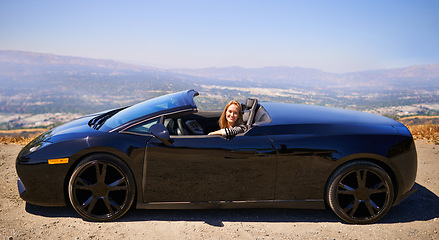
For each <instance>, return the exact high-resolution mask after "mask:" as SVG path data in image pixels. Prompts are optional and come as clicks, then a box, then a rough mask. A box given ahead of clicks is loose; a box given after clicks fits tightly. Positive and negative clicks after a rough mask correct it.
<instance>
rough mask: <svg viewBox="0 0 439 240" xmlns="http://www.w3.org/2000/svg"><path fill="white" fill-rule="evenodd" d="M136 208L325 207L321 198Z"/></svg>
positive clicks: (142, 206)
mask: <svg viewBox="0 0 439 240" xmlns="http://www.w3.org/2000/svg"><path fill="white" fill-rule="evenodd" d="M136 207H137V208H138V209H218V208H219V209H221V208H223V209H232V208H297V209H325V202H324V200H323V199H305V200H259V201H253V200H252V201H210V202H148V203H137V206H136Z"/></svg>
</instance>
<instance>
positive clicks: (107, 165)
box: [68, 154, 135, 221]
mask: <svg viewBox="0 0 439 240" xmlns="http://www.w3.org/2000/svg"><path fill="white" fill-rule="evenodd" d="M68 188H69V199H70V203H71V204H72V206H73V208H74V209H75V210H76V212H78V213H79V214H80V215H81V216H82V217H84V218H85V219H88V220H90V221H113V220H115V219H117V218H119V217H121V216H122V215H124V214H125V213H126V212H127V211H128V210H129V209H130V207H131V205H132V204H133V202H134V197H135V184H134V177H133V174H132V173H131V171H130V169H129V168H128V166H127V165H126V164H125V163H124V162H123V161H121V160H120V159H119V158H117V157H116V156H113V155H110V154H95V155H91V156H89V157H87V158H85V159H84V160H83V161H81V162H80V163H79V165H78V166H77V167H76V168H75V170H74V171H73V174H72V176H71V177H70V181H69V186H68Z"/></svg>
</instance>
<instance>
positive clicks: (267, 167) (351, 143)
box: [16, 90, 417, 208]
mask: <svg viewBox="0 0 439 240" xmlns="http://www.w3.org/2000/svg"><path fill="white" fill-rule="evenodd" d="M179 94H180V93H179ZM196 95H198V93H196V92H195V91H193V90H191V91H186V92H182V96H183V99H184V100H183V101H184V102H185V103H186V104H187V105H185V106H178V107H176V108H173V109H172V108H171V109H163V110H160V111H158V112H157V113H155V114H151V113H149V114H147V115H146V116H141V117H137V118H136V119H134V120H131V121H129V122H126V123H123V124H122V125H120V126H117V127H116V128H108V127H106V126H105V124H99V125H94V121H93V119H94V118H95V117H96V116H98V115H91V116H87V117H83V118H80V119H77V120H74V121H72V122H69V123H67V124H64V125H61V126H59V127H57V128H54V129H52V130H50V131H48V132H47V133H44V134H42V135H41V136H40V137H38V138H36V139H35V140H34V141H32V142H31V143H30V144H28V145H27V146H26V147H25V148H24V149H23V150H22V151H21V152H20V154H19V156H18V157H17V165H16V168H17V173H18V176H19V177H20V180H19V189H20V196H21V197H22V198H23V199H24V200H26V201H27V202H29V203H32V204H36V205H43V206H63V205H65V204H66V200H67V199H68V197H67V185H68V182H69V178H70V176H71V175H72V172H73V170H74V169H75V167H76V166H77V164H78V163H79V162H80V161H81V159H84V158H85V157H86V156H89V155H91V154H95V153H110V154H112V155H115V156H117V157H118V158H119V159H121V160H122V161H123V162H125V163H126V164H127V165H128V167H129V168H130V169H131V171H132V173H133V175H134V179H135V185H136V191H137V194H136V196H137V198H136V200H137V206H138V207H140V208H183V207H184V208H186V207H195V208H204V207H236V206H238V207H267V206H270V207H303V208H324V207H325V198H326V197H325V194H326V193H325V191H326V188H327V185H328V184H329V183H328V179H329V178H330V177H331V174H332V173H334V171H336V169H337V168H339V167H340V166H342V165H343V164H344V163H347V162H351V161H356V160H366V161H370V162H373V163H376V164H377V165H379V166H380V167H382V168H383V169H384V170H385V171H386V172H387V173H388V174H389V176H390V178H391V179H392V182H393V184H394V189H395V201H394V203H395V204H397V203H399V202H400V201H401V200H403V199H404V198H405V197H406V196H407V195H408V194H410V193H412V192H411V190H412V187H413V185H414V181H415V178H416V169H417V160H416V158H417V156H416V149H415V146H414V142H413V138H412V136H411V134H410V132H409V131H408V130H407V128H406V127H405V126H404V125H402V124H401V123H399V122H397V121H394V120H391V119H388V118H385V117H382V116H377V115H374V114H368V113H361V112H356V111H349V110H341V109H333V108H327V107H319V106H306V105H296V104H279V103H263V104H261V106H262V107H263V108H264V109H265V110H266V112H268V114H269V116H270V117H271V118H270V121H265V122H261V123H258V122H257V120H256V122H255V124H254V125H253V126H252V128H251V129H250V130H249V131H248V132H246V133H245V134H240V135H238V136H236V137H235V138H233V139H231V140H227V139H224V138H222V137H219V136H207V135H181V136H176V135H172V134H171V137H170V139H169V141H165V140H164V139H161V140H159V139H158V138H156V137H153V135H152V134H150V133H149V132H148V133H145V134H142V133H139V132H136V131H133V130H132V129H133V127H135V126H138V125H142V124H145V123H147V122H148V121H150V120H151V119H156V120H157V121H160V122H162V123H163V121H164V118H167V117H168V116H173V117H175V116H177V117H181V118H183V119H185V120H186V119H196V120H197V121H198V122H199V123H201V124H202V125H203V126H204V130H205V132H204V133H205V134H207V133H208V132H210V131H211V130H215V129H214V127H215V125H216V122H217V119H218V117H219V114H220V113H196V111H197V109H196V106H195V103H194V102H193V99H192V98H193V97H194V96H196ZM114 111H115V112H117V111H119V110H114ZM188 114H189V115H188ZM163 136H167V135H166V134H165V135H163ZM164 138H166V137H164ZM40 145H41V146H40ZM38 146H40V147H39V149H37V150H35V149H36V147H38ZM31 149H33V150H34V151H32V152H31V151H30V150H31ZM58 158H69V162H68V163H67V164H53V165H49V164H48V160H49V159H58Z"/></svg>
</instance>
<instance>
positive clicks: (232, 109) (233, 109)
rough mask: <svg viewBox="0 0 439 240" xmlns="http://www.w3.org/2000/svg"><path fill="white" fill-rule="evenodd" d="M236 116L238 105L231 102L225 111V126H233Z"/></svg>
mask: <svg viewBox="0 0 439 240" xmlns="http://www.w3.org/2000/svg"><path fill="white" fill-rule="evenodd" d="M238 117H239V107H238V106H236V104H231V105H230V106H229V107H228V108H227V111H226V120H227V126H228V127H233V126H234V124H235V122H236V120H238Z"/></svg>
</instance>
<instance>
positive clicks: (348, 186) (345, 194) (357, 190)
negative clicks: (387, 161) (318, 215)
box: [326, 161, 394, 224]
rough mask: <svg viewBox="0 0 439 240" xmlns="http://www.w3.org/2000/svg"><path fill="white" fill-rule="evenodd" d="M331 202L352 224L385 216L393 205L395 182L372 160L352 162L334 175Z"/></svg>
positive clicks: (341, 216)
mask: <svg viewBox="0 0 439 240" xmlns="http://www.w3.org/2000/svg"><path fill="white" fill-rule="evenodd" d="M326 194H327V195H326V196H327V200H328V204H329V206H330V207H331V209H332V210H333V211H334V213H335V214H337V216H339V217H340V218H341V219H343V220H344V221H346V222H349V223H355V224H367V223H373V222H376V221H378V220H379V219H381V218H382V217H383V216H384V215H385V214H386V213H387V211H389V209H390V207H391V206H392V204H393V198H394V193H393V184H392V180H391V178H390V177H389V175H388V174H387V172H386V171H385V170H384V169H383V168H381V167H380V166H378V165H376V164H374V163H371V162H368V161H356V162H350V163H347V164H345V165H343V166H342V167H340V168H339V169H337V170H336V171H335V172H334V173H333V174H332V176H331V178H330V180H329V184H328V188H327V191H326Z"/></svg>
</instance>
